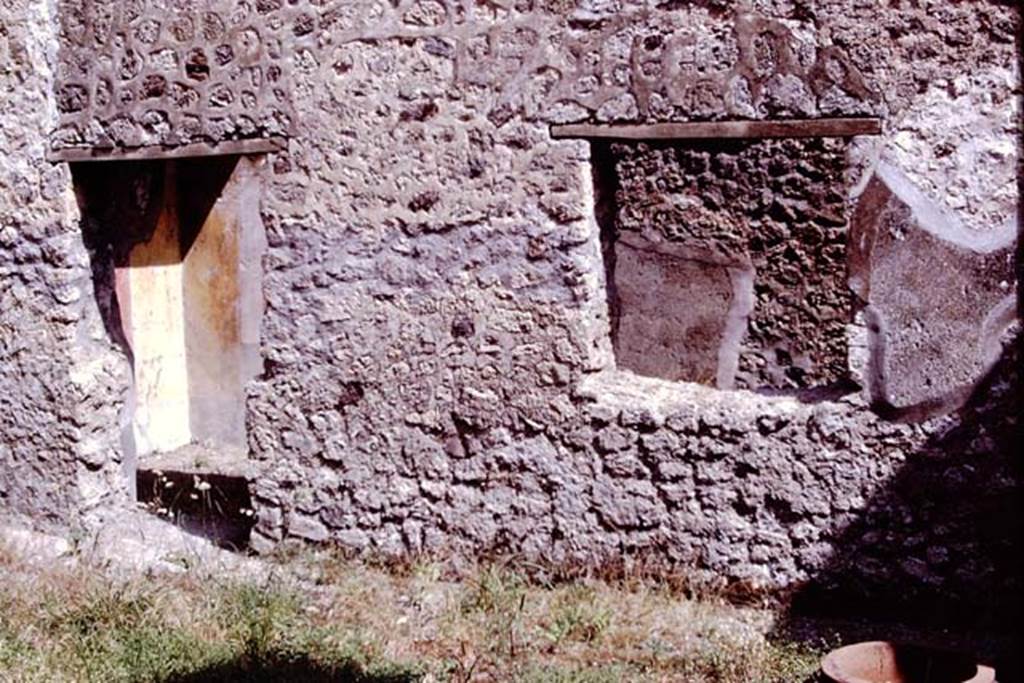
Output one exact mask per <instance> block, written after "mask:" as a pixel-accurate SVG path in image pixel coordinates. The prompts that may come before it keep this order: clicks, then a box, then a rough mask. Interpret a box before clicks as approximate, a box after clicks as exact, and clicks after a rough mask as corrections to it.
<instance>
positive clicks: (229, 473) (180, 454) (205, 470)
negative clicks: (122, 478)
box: [138, 443, 255, 480]
mask: <svg viewBox="0 0 1024 683" xmlns="http://www.w3.org/2000/svg"><path fill="white" fill-rule="evenodd" d="M138 471H139V472H153V473H156V472H159V473H172V472H173V473H175V474H190V475H197V476H199V477H204V476H211V475H212V476H219V477H233V478H240V479H246V480H251V479H252V478H253V477H254V475H255V466H254V463H253V462H252V461H251V460H249V454H248V452H247V451H246V450H245V449H244V448H239V447H237V446H221V445H214V444H200V443H192V444H188V445H187V446H182V447H180V448H176V449H174V450H173V451H168V452H166V453H151V454H148V455H143V456H140V457H139V462H138Z"/></svg>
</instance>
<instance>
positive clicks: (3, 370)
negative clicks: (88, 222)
mask: <svg viewBox="0 0 1024 683" xmlns="http://www.w3.org/2000/svg"><path fill="white" fill-rule="evenodd" d="M55 9H56V8H55V7H54V6H53V5H52V4H51V3H48V2H34V1H28V0H26V1H24V2H22V1H18V2H13V3H7V4H5V6H4V7H3V10H2V26H3V29H2V31H0V62H2V63H3V65H4V66H3V69H2V71H0V90H2V91H3V93H4V110H3V113H2V114H0V434H2V438H0V506H2V507H3V508H4V509H7V510H13V511H17V512H21V513H25V514H28V515H31V516H33V517H34V518H35V519H36V520H38V521H40V522H47V523H62V524H67V523H69V522H71V521H73V520H74V519H76V518H77V517H78V515H79V514H80V513H81V512H83V511H85V510H88V509H89V508H90V507H93V506H95V505H98V504H100V503H101V502H104V501H110V500H115V499H122V500H123V499H124V498H125V492H126V490H127V488H128V484H127V476H126V473H124V472H122V471H121V469H120V464H121V463H120V460H121V455H120V452H119V448H118V438H119V434H120V426H119V421H120V405H119V400H120V397H121V396H122V395H123V393H124V390H125V389H126V385H125V382H126V381H127V378H128V374H127V372H126V370H127V368H126V366H125V362H124V360H123V359H122V358H121V357H120V356H118V355H117V354H116V353H115V352H114V351H113V348H112V344H111V342H110V341H109V340H108V337H107V334H106V332H105V330H104V328H103V325H102V323H101V321H100V317H99V313H98V310H97V304H96V300H97V299H96V297H95V296H94V293H93V277H92V273H91V271H90V260H89V255H88V253H87V250H86V248H85V246H84V244H83V240H82V236H81V233H80V230H79V226H78V223H77V208H76V206H75V198H74V194H73V193H72V190H71V178H70V174H69V172H68V169H67V167H66V166H54V165H51V164H49V163H48V162H46V161H45V153H46V139H47V135H48V133H49V132H50V130H52V127H53V123H54V119H55V113H56V112H55V107H54V100H53V89H54V78H53V71H52V67H53V64H54V62H55V57H56V55H55V54H53V52H52V49H53V47H54V42H53V36H54V30H53V27H54V22H55V21H56V15H55Z"/></svg>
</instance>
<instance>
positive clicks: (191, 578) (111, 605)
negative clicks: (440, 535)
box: [0, 553, 820, 683]
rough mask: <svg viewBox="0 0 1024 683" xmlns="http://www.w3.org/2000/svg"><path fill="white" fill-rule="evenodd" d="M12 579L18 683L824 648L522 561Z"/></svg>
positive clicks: (794, 659) (584, 674)
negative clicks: (227, 574)
mask: <svg viewBox="0 0 1024 683" xmlns="http://www.w3.org/2000/svg"><path fill="white" fill-rule="evenodd" d="M0 571H2V572H3V573H4V574H5V579H6V580H5V581H4V582H3V584H2V586H0V671H2V672H4V673H2V674H0V680H4V681H6V680H11V681H103V682H104V683H108V682H112V681H165V682H172V681H173V682H180V683H184V682H186V681H218V680H223V681H229V680H232V681H233V680H245V681H294V680H302V681H369V682H377V683H383V682H386V681H395V682H398V681H455V682H459V681H512V680H514V681H526V682H538V683H539V682H550V683H561V682H566V683H569V682H572V683H603V682H605V681H608V682H611V681H616V682H618V681H687V682H691V681H692V682H694V683H699V682H700V681H720V682H723V683H731V682H736V683H739V682H740V681H742V682H744V683H749V682H750V681H762V682H766V683H768V682H771V681H779V682H782V681H785V682H787V683H792V682H794V681H801V680H804V679H806V678H807V677H808V675H810V674H811V673H812V672H813V671H814V670H815V668H816V662H817V659H818V656H819V655H820V653H819V652H816V651H809V650H805V649H799V648H797V647H795V646H788V645H779V644H776V643H773V642H771V641H770V640H769V639H768V638H766V637H765V635H764V634H765V633H766V632H768V630H769V629H770V628H771V625H772V618H771V615H770V613H768V612H766V611H763V610H759V609H742V608H736V607H731V606H729V605H727V604H726V603H725V602H724V601H720V600H714V599H705V600H691V599H686V598H684V597H682V596H680V595H679V594H678V593H677V592H675V591H673V590H670V589H669V588H667V587H665V586H664V585H658V584H656V583H652V582H650V581H647V580H644V581H634V582H630V583H629V584H628V585H627V584H623V583H620V582H609V581H601V580H596V579H587V578H585V577H581V578H579V579H578V580H576V581H573V582H570V583H563V584H557V585H552V584H543V583H538V582H536V581H529V580H527V579H526V578H524V574H522V573H520V572H518V571H516V570H515V568H514V566H512V565H511V564H510V563H504V564H503V563H495V564H490V565H485V566H481V567H479V568H477V569H475V570H473V571H470V572H468V573H466V575H465V576H464V577H462V578H461V579H460V580H453V579H450V578H448V577H446V576H445V575H444V573H443V572H442V570H441V569H440V567H439V566H438V565H434V564H429V563H425V564H412V565H408V566H404V567H397V568H396V567H383V566H374V565H372V564H367V563H363V562H358V561H351V560H345V559H341V558H339V557H338V556H336V555H332V554H330V553H316V554H312V553H306V554H303V555H302V556H299V557H291V558H288V559H287V560H286V561H282V562H280V563H278V564H277V565H276V566H274V567H273V569H272V571H271V572H270V575H271V576H272V577H275V578H271V579H267V580H264V581H262V582H261V583H258V584H253V583H231V582H224V581H216V580H213V581H211V580H209V579H208V578H204V577H202V576H200V575H199V574H197V573H195V571H191V572H184V573H182V574H179V575H174V576H167V575H162V576H156V577H149V578H137V579H132V580H130V581H124V580H120V581H118V580H114V579H110V578H106V577H104V576H102V575H101V574H100V573H99V572H98V571H97V570H95V569H92V568H89V567H85V566H78V567H64V568H60V567H56V568H47V569H39V568H33V567H29V566H23V565H20V564H19V563H18V560H17V559H16V558H12V557H10V556H9V554H8V555H4V554H2V553H0Z"/></svg>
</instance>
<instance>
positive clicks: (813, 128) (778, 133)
mask: <svg viewBox="0 0 1024 683" xmlns="http://www.w3.org/2000/svg"><path fill="white" fill-rule="evenodd" d="M881 132H882V122H881V120H879V119H877V118H836V119H789V120H777V121H690V122H680V123H648V124H600V123H569V124H563V125H553V126H551V137H553V138H603V139H609V140H709V139H725V138H733V139H738V138H750V139H757V138H847V137H853V136H854V135H878V134H880V133H881Z"/></svg>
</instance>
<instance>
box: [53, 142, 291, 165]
mask: <svg viewBox="0 0 1024 683" xmlns="http://www.w3.org/2000/svg"><path fill="white" fill-rule="evenodd" d="M287 147H288V140H287V139H286V138H283V137H273V138H260V139H258V140H228V141H225V142H219V143H217V144H211V143H207V142H194V143H192V144H188V145H179V146H176V147H171V146H166V147H165V146H163V145H153V146H149V147H65V148H64V149H56V150H52V151H51V152H50V153H49V154H48V155H47V159H48V160H49V161H52V162H60V161H69V162H71V161H75V162H77V161H139V160H151V159H184V158H188V157H212V156H226V155H230V154H266V153H268V152H279V151H281V150H283V149H286V148H287Z"/></svg>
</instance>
